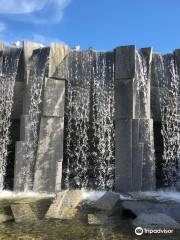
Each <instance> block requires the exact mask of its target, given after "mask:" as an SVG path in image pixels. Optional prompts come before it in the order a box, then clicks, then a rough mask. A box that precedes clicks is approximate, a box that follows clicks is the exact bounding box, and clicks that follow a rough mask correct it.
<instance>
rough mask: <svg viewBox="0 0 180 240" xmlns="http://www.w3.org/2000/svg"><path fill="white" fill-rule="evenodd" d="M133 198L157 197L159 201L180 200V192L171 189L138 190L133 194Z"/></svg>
mask: <svg viewBox="0 0 180 240" xmlns="http://www.w3.org/2000/svg"><path fill="white" fill-rule="evenodd" d="M131 195H132V197H133V198H138V199H155V200H158V201H176V202H180V192H177V191H172V190H171V191H170V190H159V191H147V192H137V193H132V194H131Z"/></svg>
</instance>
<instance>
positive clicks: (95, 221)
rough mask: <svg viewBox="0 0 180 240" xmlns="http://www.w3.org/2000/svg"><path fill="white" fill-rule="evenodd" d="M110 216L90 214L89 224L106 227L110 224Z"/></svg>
mask: <svg viewBox="0 0 180 240" xmlns="http://www.w3.org/2000/svg"><path fill="white" fill-rule="evenodd" d="M108 220H109V218H108V216H107V215H106V214H105V213H91V214H88V223H89V224H90V225H104V224H107V223H108Z"/></svg>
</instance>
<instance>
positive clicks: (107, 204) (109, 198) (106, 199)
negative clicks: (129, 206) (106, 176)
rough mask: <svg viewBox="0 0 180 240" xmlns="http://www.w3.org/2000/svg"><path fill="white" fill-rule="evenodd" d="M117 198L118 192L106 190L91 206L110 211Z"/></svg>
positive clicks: (118, 197) (118, 196) (118, 198)
mask: <svg viewBox="0 0 180 240" xmlns="http://www.w3.org/2000/svg"><path fill="white" fill-rule="evenodd" d="M119 200H120V195H119V193H114V192H106V193H105V194H104V195H103V196H102V197H101V198H99V199H98V200H97V201H96V202H94V204H93V206H94V207H95V208H97V209H100V210H105V211H112V210H113V209H114V208H115V207H116V205H117V202H118V201H119Z"/></svg>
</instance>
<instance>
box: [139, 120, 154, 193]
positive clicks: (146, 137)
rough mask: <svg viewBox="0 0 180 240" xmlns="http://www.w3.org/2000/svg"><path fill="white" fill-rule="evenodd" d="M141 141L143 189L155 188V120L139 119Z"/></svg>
mask: <svg viewBox="0 0 180 240" xmlns="http://www.w3.org/2000/svg"><path fill="white" fill-rule="evenodd" d="M139 142H141V143H143V144H144V145H143V146H144V147H143V173H142V189H141V190H143V191H147V190H155V188H156V179H155V156H154V139H153V120H152V119H140V120H139Z"/></svg>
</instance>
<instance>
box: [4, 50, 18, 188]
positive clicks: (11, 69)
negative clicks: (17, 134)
mask: <svg viewBox="0 0 180 240" xmlns="http://www.w3.org/2000/svg"><path fill="white" fill-rule="evenodd" d="M20 54H21V50H20V49H8V48H6V49H5V50H4V51H3V52H1V53H0V191H1V190H3V188H4V177H5V174H6V162H7V157H8V145H9V144H10V131H9V129H10V125H11V112H12V107H13V96H14V87H15V80H16V75H17V69H18V63H19V59H20Z"/></svg>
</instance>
